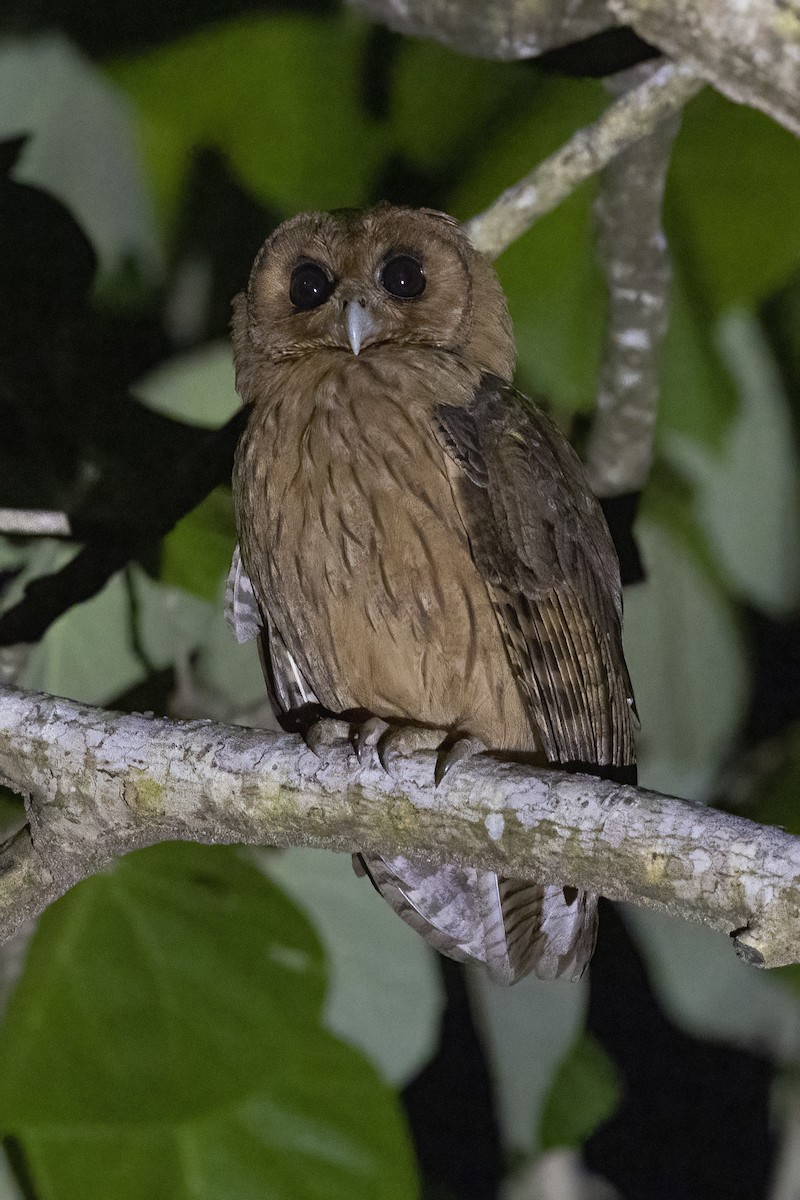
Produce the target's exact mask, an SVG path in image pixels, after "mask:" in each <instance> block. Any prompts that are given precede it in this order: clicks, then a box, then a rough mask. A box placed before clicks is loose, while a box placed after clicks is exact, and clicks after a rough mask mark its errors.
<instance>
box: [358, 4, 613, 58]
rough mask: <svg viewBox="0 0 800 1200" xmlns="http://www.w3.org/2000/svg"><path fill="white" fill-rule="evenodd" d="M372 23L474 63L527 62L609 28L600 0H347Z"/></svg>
mask: <svg viewBox="0 0 800 1200" xmlns="http://www.w3.org/2000/svg"><path fill="white" fill-rule="evenodd" d="M350 3H351V4H352V6H353V8H356V9H358V10H359V11H360V12H362V13H363V14H364V15H365V16H367V17H370V18H371V19H372V20H373V21H383V22H385V23H386V24H387V25H388V26H389V28H390V29H395V30H397V32H398V33H405V34H408V35H409V36H411V37H427V38H433V39H435V40H436V41H439V42H444V43H445V45H447V46H453V47H454V48H455V49H457V50H462V51H463V52H464V53H465V54H474V55H475V56H476V57H480V58H505V59H511V58H531V57H533V56H534V55H537V54H543V53H544V51H545V50H550V49H552V48H553V47H555V46H564V45H566V44H567V43H568V42H577V41H580V40H581V38H585V37H590V36H591V35H592V34H593V33H598V32H599V31H600V30H601V29H605V28H607V27H608V26H609V25H614V24H615V18H614V15H613V13H612V12H611V11H610V9H609V7H608V5H607V4H606V3H605V0H572V3H569V4H566V3H565V2H564V0H463V2H462V3H457V2H455V3H454V0H350Z"/></svg>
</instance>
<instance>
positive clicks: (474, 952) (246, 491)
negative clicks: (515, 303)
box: [233, 206, 634, 982]
mask: <svg viewBox="0 0 800 1200" xmlns="http://www.w3.org/2000/svg"><path fill="white" fill-rule="evenodd" d="M233 336H234V353H235V361H236V372H237V387H238V388H239V391H240V393H241V395H242V398H243V400H244V401H245V402H246V403H248V404H250V405H251V406H252V412H251V415H250V420H249V423H248V427H247V430H246V433H245V435H244V437H243V439H242V442H241V445H240V447H239V452H238V455H237V462H236V470H235V479H234V495H235V504H236V513H237V525H238V529H239V536H240V547H241V563H238V558H237V560H236V562H237V564H238V570H237V572H236V573H235V577H234V578H235V584H236V586H235V587H234V598H241V597H248V596H250V595H251V592H252V597H253V598H254V606H255V608H256V609H257V614H258V615H257V617H256V622H257V621H259V620H260V621H261V622H262V623H263V632H262V646H263V651H264V661H265V672H266V675H267V679H268V684H269V686H270V692H271V695H272V699H273V703H274V704H275V707H276V710H277V711H278V713H279V714H280V715H281V717H282V719H283V720H284V722H285V723H286V724H287V726H290V727H291V725H292V723H293V722H294V721H295V720H296V718H297V716H298V714H301V713H305V712H309V711H313V710H314V708H315V706H316V707H321V708H322V709H323V710H325V711H326V712H327V713H330V714H341V713H348V714H350V713H357V714H359V715H360V716H361V718H362V719H363V718H364V717H365V716H369V715H372V716H375V717H380V718H382V719H383V720H384V721H385V722H387V723H388V724H389V725H390V726H396V725H402V724H403V723H409V722H410V723H413V724H414V725H415V726H419V725H422V726H428V727H431V728H432V729H435V730H440V731H444V732H443V733H442V734H441V736H442V737H444V736H445V735H447V737H448V738H449V739H450V741H452V740H453V739H458V738H469V739H474V740H476V741H478V742H480V743H483V745H485V746H486V747H488V748H490V749H502V750H504V751H513V752H516V753H519V754H524V755H537V754H538V755H540V756H541V755H542V754H543V755H544V756H545V757H546V759H547V760H549V761H551V762H559V763H574V764H581V765H584V766H588V767H590V768H591V767H597V766H611V765H617V766H624V765H626V764H630V763H633V761H634V750H633V741H632V732H631V690H630V682H629V680H628V675H627V671H626V669H625V664H624V659H623V656H622V647H621V635H620V623H621V602H620V585H619V571H618V566H617V561H616V556H615V554H614V550H613V546H612V544H611V540H610V537H609V534H608V530H607V528H606V525H605V522H604V520H603V517H602V514H601V512H600V509H599V507H598V505H597V503H596V501H595V500H594V498H593V497H592V496H591V494H590V492H589V489H588V485H587V484H586V481H585V478H584V476H583V473H582V469H581V467H580V464H579V462H578V460H577V458H576V456H575V454H574V452H573V451H572V450H571V448H570V447H569V445H568V444H567V443H566V441H565V440H564V438H563V437H562V435H561V434H560V433H559V431H558V430H557V429H556V427H555V426H554V425H553V424H552V423H551V422H550V421H549V420H548V418H547V417H546V416H545V415H544V414H543V413H542V412H541V410H540V409H539V408H538V407H536V406H535V405H534V404H533V403H532V402H531V401H529V400H527V399H526V398H525V397H523V396H521V395H520V394H519V393H517V392H515V391H514V389H513V388H512V387H511V385H510V382H509V381H510V377H511V373H512V368H513V359H514V350H513V341H512V336H511V328H510V322H509V319H508V314H507V310H506V305H505V299H504V297H503V294H502V291H501V289H500V286H499V283H498V282H497V278H496V276H495V274H494V272H493V270H492V268H491V266H490V265H489V263H488V261H487V260H486V259H484V258H483V257H482V256H481V255H479V254H478V253H477V252H476V251H475V250H474V249H473V248H472V246H471V245H470V243H469V241H468V240H467V238H466V237H465V235H464V234H463V232H462V231H461V229H460V228H459V226H458V225H457V224H456V223H455V222H454V221H452V219H451V218H449V217H446V216H444V215H442V214H439V213H434V212H430V211H428V210H411V209H400V208H393V207H389V206H381V207H379V208H377V209H373V210H370V211H367V212H356V211H346V212H339V213H332V214H324V213H323V214H303V215H301V216H299V217H296V218H294V219H293V220H291V221H288V222H286V223H285V224H284V225H282V226H281V227H280V228H279V229H278V230H277V231H276V232H275V233H274V234H273V235H272V237H271V238H270V239H269V240H268V241H267V242H266V243H265V245H264V246H263V247H262V249H261V251H260V252H259V255H258V257H257V259H256V262H255V264H254V267H253V271H252V274H251V277H250V283H249V287H248V291H247V293H246V295H242V296H239V297H237V299H236V301H235V302H234V321H233ZM370 728H372V727H370ZM382 728H383V726H382V725H381V726H378V731H379V732H380V730H382ZM389 736H391V733H390V735H389ZM464 745H469V743H464ZM363 861H364V865H365V866H366V869H367V870H368V871H369V874H370V875H371V877H372V879H373V882H374V883H375V884H376V886H377V887H378V889H379V890H380V891H381V892H382V893H383V895H384V896H385V897H386V898H387V899H388V900H389V901H390V903H392V905H393V906H394V907H395V908H396V909H397V911H398V912H400V913H401V915H402V916H404V918H405V919H406V920H408V921H409V922H410V923H411V924H412V925H414V927H415V928H417V929H418V930H419V931H420V932H422V933H423V934H424V935H425V936H426V937H427V938H428V939H429V941H431V942H432V944H434V945H435V946H437V948H439V949H440V950H442V951H443V952H444V953H447V954H451V955H452V956H454V957H459V958H464V957H474V958H478V959H481V960H483V961H484V962H486V963H487V965H488V966H489V968H490V970H491V971H492V973H493V975H494V976H495V977H496V978H499V979H501V980H503V981H505V982H512V981H513V980H514V979H516V978H519V977H520V976H521V975H523V974H525V973H526V972H527V971H529V970H531V969H535V970H536V971H537V972H538V973H539V974H541V975H544V976H547V977H552V976H554V975H557V974H566V975H570V976H577V975H579V974H580V973H581V971H582V970H583V968H584V966H585V964H586V962H587V961H588V959H589V957H590V956H591V950H592V947H593V944H594V934H595V925H596V897H594V896H592V895H590V894H587V893H580V892H576V891H575V889H574V888H568V887H564V888H562V887H560V886H549V887H542V886H539V885H536V884H531V883H526V882H524V881H515V880H503V879H500V880H498V879H497V877H496V876H494V875H493V874H491V873H490V872H485V871H470V870H468V869H465V868H460V867H458V868H457V867H444V868H442V867H437V868H434V867H431V866H429V865H427V864H424V863H419V862H415V861H410V860H407V859H404V858H400V857H397V858H394V859H382V858H379V857H377V856H364V860H363Z"/></svg>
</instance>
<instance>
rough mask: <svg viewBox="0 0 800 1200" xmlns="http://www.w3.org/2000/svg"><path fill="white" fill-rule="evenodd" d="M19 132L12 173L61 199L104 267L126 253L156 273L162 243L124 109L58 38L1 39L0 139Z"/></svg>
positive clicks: (117, 97)
mask: <svg viewBox="0 0 800 1200" xmlns="http://www.w3.org/2000/svg"><path fill="white" fill-rule="evenodd" d="M33 81H35V84H34V82H33ZM20 134H28V135H29V137H30V140H29V141H28V143H27V145H26V146H25V149H24V150H23V153H22V157H21V159H20V161H19V163H18V165H17V166H16V167H15V169H14V177H15V178H16V179H18V180H21V181H24V182H26V183H31V184H35V185H37V186H38V187H41V188H44V189H45V190H46V191H49V192H52V193H53V194H54V195H55V196H57V197H58V198H59V199H60V200H62V201H63V202H64V204H65V205H66V206H67V207H68V208H69V209H70V211H71V212H72V213H73V214H74V216H75V217H76V219H77V220H78V221H79V222H80V224H81V226H82V227H83V228H84V230H85V231H86V234H87V235H88V237H89V238H90V239H91V242H92V245H93V246H94V248H95V250H96V251H97V253H98V256H99V258H100V264H101V267H102V268H104V270H105V271H106V272H110V271H113V270H114V269H115V268H119V267H120V266H121V265H122V264H123V263H124V262H125V260H126V259H128V258H130V257H133V258H134V259H135V260H136V262H137V265H138V266H139V268H140V269H142V270H143V271H144V273H145V274H149V275H150V276H153V275H155V274H156V273H157V272H158V271H159V270H160V268H161V247H160V245H159V240H158V233H157V229H156V224H155V214H154V212H153V207H152V201H151V198H150V195H149V192H148V190H147V188H146V186H145V185H144V183H143V181H142V178H141V174H140V171H139V164H138V155H137V146H136V129H135V123H134V119H133V113H132V112H131V111H130V107H129V105H128V104H127V103H126V101H125V98H124V97H123V96H121V95H120V94H119V92H118V91H117V90H116V89H115V88H114V87H112V86H110V84H109V83H108V80H106V79H105V78H104V77H103V75H102V74H101V72H100V71H99V70H98V69H97V68H96V67H95V66H93V65H92V64H91V63H90V62H88V61H87V60H86V59H84V58H82V57H81V55H80V54H79V53H78V52H77V51H76V50H75V48H74V46H71V45H70V44H69V43H68V42H67V41H66V40H65V39H63V38H60V37H55V36H48V37H39V38H10V39H6V40H4V42H3V43H2V46H1V47H0V138H6V137H12V136H14V137H16V136H19V135H20Z"/></svg>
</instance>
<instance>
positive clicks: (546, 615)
mask: <svg viewBox="0 0 800 1200" xmlns="http://www.w3.org/2000/svg"><path fill="white" fill-rule="evenodd" d="M436 417H437V420H438V423H439V430H438V432H439V436H440V438H441V441H442V443H443V445H444V447H445V449H446V451H447V453H448V454H449V456H450V461H451V463H452V468H451V477H452V480H453V488H454V494H455V500H456V505H457V507H458V511H459V513H460V515H461V519H462V520H463V522H464V526H465V528H466V531H467V535H468V537H469V542H470V548H471V552H472V556H473V559H474V561H475V564H476V566H477V567H478V569H479V571H480V572H481V575H482V576H483V578H484V579H485V581H486V586H487V589H488V591H489V595H490V597H491V600H492V604H493V606H494V610H495V614H496V616H497V621H498V625H499V627H500V630H501V633H502V636H503V641H504V643H505V646H506V650H507V652H508V657H509V659H510V661H511V665H512V668H513V670H514V672H515V675H516V678H517V681H518V684H519V687H520V691H521V693H522V696H523V699H524V701H525V704H526V707H527V709H528V712H529V714H530V717H531V721H532V722H533V724H534V726H535V728H536V729H537V731H538V732H539V735H540V736H541V739H542V744H543V746H544V750H545V753H546V755H547V757H548V759H549V760H550V761H551V762H557V763H561V764H570V765H575V766H578V767H582V768H584V769H586V770H595V771H596V769H597V768H598V767H601V768H602V767H626V766H632V765H633V764H634V763H635V749H634V741H633V722H634V718H635V708H634V701H633V690H632V687H631V682H630V677H629V675H628V670H627V667H626V665H625V659H624V657H623V653H622V589H621V584H620V577H619V564H618V561H617V556H616V552H615V550H614V545H613V543H612V541H611V535H610V534H609V532H608V527H607V525H606V522H605V518H604V516H603V513H602V510H601V509H600V506H599V504H598V502H597V500H596V499H595V497H594V495H593V494H592V492H591V490H590V489H589V485H588V483H587V481H586V477H585V475H584V473H583V468H582V467H581V464H580V460H579V459H578V456H577V455H576V454H575V451H574V450H573V449H572V447H571V446H570V445H569V443H568V442H567V441H566V439H565V438H564V436H563V435H562V434H561V432H560V430H559V429H558V428H557V427H556V426H555V425H554V424H553V422H552V421H551V420H550V419H549V417H547V416H546V415H545V413H544V412H542V410H541V409H540V408H539V407H538V406H537V405H536V404H535V403H534V402H533V401H532V400H529V399H528V398H527V397H526V396H523V395H522V394H521V393H520V392H518V391H516V390H515V389H514V388H512V387H511V386H510V384H507V383H505V382H503V381H502V380H500V379H498V378H497V377H495V376H492V375H486V376H484V378H483V380H482V382H481V385H480V386H479V387H478V389H477V390H476V392H475V395H474V397H473V399H472V401H471V403H470V404H468V405H466V406H460V407H457V406H453V405H447V404H440V405H438V406H437V408H436Z"/></svg>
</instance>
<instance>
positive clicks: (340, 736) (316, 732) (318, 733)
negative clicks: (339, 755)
mask: <svg viewBox="0 0 800 1200" xmlns="http://www.w3.org/2000/svg"><path fill="white" fill-rule="evenodd" d="M349 732H350V730H349V727H348V725H347V723H346V722H345V721H337V720H335V719H334V718H333V717H320V718H319V720H317V721H314V723H313V724H312V725H309V727H308V729H307V730H306V731H305V733H304V734H303V741H304V742H305V744H306V745H307V746H308V748H309V750H310V751H311V753H312V754H316V756H317V758H320V757H321V755H322V752H323V751H324V750H327V749H329V748H330V747H331V746H334V745H335V744H336V743H337V742H346V741H347V740H348V734H349Z"/></svg>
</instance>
